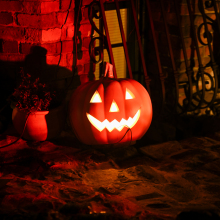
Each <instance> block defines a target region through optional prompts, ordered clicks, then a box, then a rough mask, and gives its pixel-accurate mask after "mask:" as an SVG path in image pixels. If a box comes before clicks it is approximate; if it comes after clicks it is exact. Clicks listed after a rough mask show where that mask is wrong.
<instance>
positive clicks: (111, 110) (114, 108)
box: [109, 100, 119, 112]
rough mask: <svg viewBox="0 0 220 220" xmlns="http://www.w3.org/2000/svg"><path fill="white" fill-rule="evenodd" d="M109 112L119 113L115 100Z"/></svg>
mask: <svg viewBox="0 0 220 220" xmlns="http://www.w3.org/2000/svg"><path fill="white" fill-rule="evenodd" d="M109 112H119V108H118V105H117V104H116V102H115V100H113V102H112V104H111V107H110V110H109Z"/></svg>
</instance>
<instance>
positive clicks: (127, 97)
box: [125, 88, 135, 99]
mask: <svg viewBox="0 0 220 220" xmlns="http://www.w3.org/2000/svg"><path fill="white" fill-rule="evenodd" d="M134 98H135V96H134V94H133V93H132V92H131V91H130V90H129V89H127V88H126V93H125V99H134Z"/></svg>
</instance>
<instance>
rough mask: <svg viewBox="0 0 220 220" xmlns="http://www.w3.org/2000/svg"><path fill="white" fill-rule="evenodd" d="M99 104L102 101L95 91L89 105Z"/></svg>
mask: <svg viewBox="0 0 220 220" xmlns="http://www.w3.org/2000/svg"><path fill="white" fill-rule="evenodd" d="M101 102H102V99H101V97H100V95H99V92H98V91H97V90H96V91H95V93H94V94H93V96H92V98H91V100H90V103H101Z"/></svg>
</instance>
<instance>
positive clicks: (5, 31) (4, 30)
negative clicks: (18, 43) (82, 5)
mask: <svg viewBox="0 0 220 220" xmlns="http://www.w3.org/2000/svg"><path fill="white" fill-rule="evenodd" d="M24 35H25V34H24V28H18V27H0V36H1V38H2V39H7V40H23V39H24Z"/></svg>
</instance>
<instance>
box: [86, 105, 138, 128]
mask: <svg viewBox="0 0 220 220" xmlns="http://www.w3.org/2000/svg"><path fill="white" fill-rule="evenodd" d="M86 115H87V118H88V119H89V121H90V123H91V124H92V125H93V126H94V127H95V128H96V129H98V130H99V131H100V132H101V131H102V130H103V129H104V128H106V129H107V130H108V131H109V132H111V131H112V130H113V129H117V130H118V131H121V130H122V129H123V128H124V127H128V128H132V127H134V125H135V124H136V123H137V121H138V120H139V118H140V115H141V110H140V109H139V110H138V111H137V113H136V114H135V116H134V117H133V118H131V117H129V119H128V120H125V119H124V118H122V119H121V121H120V122H118V121H117V120H116V119H114V120H113V121H112V122H109V121H108V120H107V119H105V120H104V121H103V122H101V121H99V120H98V119H96V118H95V117H93V116H92V115H90V114H89V113H86Z"/></svg>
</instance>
